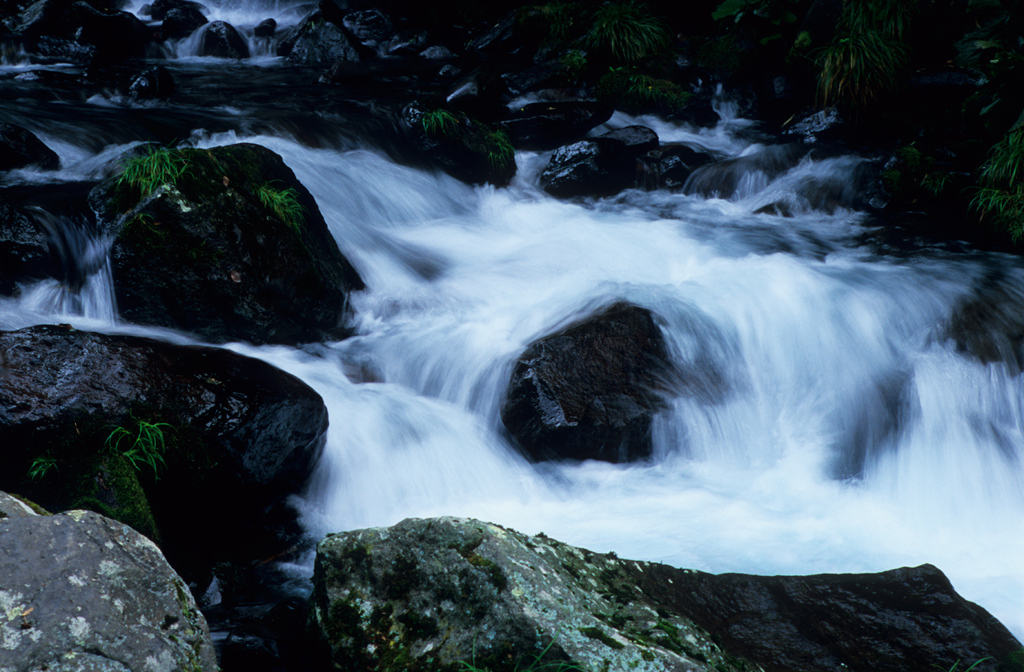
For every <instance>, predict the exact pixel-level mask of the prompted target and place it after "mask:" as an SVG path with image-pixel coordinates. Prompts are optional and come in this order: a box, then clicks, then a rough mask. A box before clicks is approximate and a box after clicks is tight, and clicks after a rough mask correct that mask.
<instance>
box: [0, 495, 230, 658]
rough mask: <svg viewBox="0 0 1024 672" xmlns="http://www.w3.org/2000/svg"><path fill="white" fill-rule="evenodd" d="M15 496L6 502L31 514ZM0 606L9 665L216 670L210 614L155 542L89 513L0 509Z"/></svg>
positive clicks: (0, 504)
mask: <svg viewBox="0 0 1024 672" xmlns="http://www.w3.org/2000/svg"><path fill="white" fill-rule="evenodd" d="M10 500H13V498H11V497H9V496H8V495H6V494H5V493H0V510H3V511H5V512H6V511H9V510H19V511H21V512H22V513H24V509H20V508H19V509H14V508H12V507H8V503H9V501H10ZM13 501H17V500H13ZM0 613H2V614H3V616H4V618H0V670H3V671H4V672H29V670H32V671H33V672H35V671H37V670H48V671H49V672H86V671H88V672H128V671H131V672H174V671H176V670H188V671H189V672H198V671H200V670H202V671H207V670H210V671H213V670H217V661H216V657H215V655H214V649H213V642H212V640H211V638H210V631H209V628H208V627H207V624H206V619H205V618H204V617H203V615H202V614H201V613H200V612H199V610H198V609H197V608H196V603H195V601H194V600H193V599H192V595H191V594H190V593H189V591H188V588H187V587H186V586H185V584H184V582H183V581H182V580H181V579H180V578H179V577H178V575H177V574H175V573H174V570H172V569H171V567H170V565H168V564H167V561H166V560H165V559H164V557H163V555H161V554H160V551H159V550H158V549H157V548H156V546H155V545H153V542H151V541H150V540H149V539H147V538H146V537H144V536H142V535H141V534H138V533H137V532H135V531H134V530H132V529H131V528H130V527H127V526H126V525H122V524H121V523H118V522H116V521H113V520H110V519H109V518H104V517H103V516H101V515H99V514H96V513H92V512H89V511H69V512H66V513H64V514H61V515H56V516H37V515H34V514H30V515H21V514H17V515H7V516H6V517H3V516H0Z"/></svg>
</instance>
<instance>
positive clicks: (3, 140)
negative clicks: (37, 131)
mask: <svg viewBox="0 0 1024 672" xmlns="http://www.w3.org/2000/svg"><path fill="white" fill-rule="evenodd" d="M26 166H38V167H40V168H43V169H44V170H56V169H57V168H59V167H60V158H59V157H58V156H57V153H56V152H55V151H53V150H52V149H50V148H49V147H47V146H46V145H44V144H43V143H42V141H40V140H39V138H37V137H36V136H35V135H33V134H32V133H31V132H30V131H27V130H25V129H24V128H22V127H21V126H15V125H14V124H0V170H13V169H14V168H25V167H26Z"/></svg>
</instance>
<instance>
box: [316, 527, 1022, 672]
mask: <svg viewBox="0 0 1024 672" xmlns="http://www.w3.org/2000/svg"><path fill="white" fill-rule="evenodd" d="M313 584H314V585H313V594H312V596H311V598H310V605H311V619H310V623H311V626H312V627H313V628H314V630H315V632H316V633H317V636H318V637H319V639H320V644H321V653H322V655H323V656H324V657H325V658H326V659H327V660H326V661H324V663H323V665H324V666H325V667H326V666H327V665H329V664H331V663H333V664H334V665H335V666H336V667H337V668H340V669H351V670H371V671H376V670H399V669H402V670H405V669H419V670H423V671H424V672H432V671H434V670H441V669H449V668H450V667H452V666H455V665H457V664H459V663H460V661H461V662H465V661H470V660H471V661H472V662H473V664H474V665H476V666H477V667H478V668H490V669H513V668H514V667H516V666H517V665H520V666H521V667H523V666H526V665H528V664H533V663H534V660H535V659H538V662H539V663H541V664H545V663H546V664H549V665H551V666H552V667H554V666H555V665H557V664H559V663H571V664H574V665H576V666H578V667H581V668H582V669H593V670H597V669H603V670H609V671H611V670H615V671H619V670H621V671H625V670H633V669H659V670H678V671H682V670H692V671H710V670H719V671H721V672H724V671H729V670H764V671H765V672H789V671H791V670H795V671H797V672H835V671H836V670H844V669H851V670H879V671H882V672H906V670H910V669H922V668H921V667H920V666H922V665H923V666H925V667H924V669H934V668H938V669H947V670H948V669H949V668H950V667H951V666H952V665H953V662H956V661H957V660H963V661H972V662H973V661H977V660H980V659H983V658H987V660H985V661H984V662H982V663H981V664H980V665H979V666H978V667H977V668H975V669H979V670H984V671H985V672H993V671H994V670H996V668H997V666H998V665H999V664H1000V661H1002V660H1004V659H1006V658H1007V656H1008V655H1011V654H1012V652H1014V651H1016V650H1019V649H1020V646H1021V645H1020V643H1019V642H1017V641H1016V640H1015V639H1014V638H1013V637H1012V635H1010V633H1009V632H1008V631H1007V630H1006V628H1005V627H1003V626H1002V625H1001V624H1000V623H999V622H998V621H997V620H996V619H994V618H993V617H992V616H991V615H989V614H988V613H987V612H985V610H983V609H981V608H980V607H978V606H977V605H974V604H971V603H970V602H967V601H966V600H964V599H963V598H962V597H960V596H959V595H957V594H956V592H955V591H954V590H953V589H952V587H951V586H950V584H949V581H948V580H947V579H946V578H945V576H943V575H942V573H941V572H940V571H939V570H937V569H936V568H935V567H932V566H930V565H923V566H921V567H915V568H903V569H897V570H892V571H889V572H881V573H878V574H831V575H828V574H825V575H817V576H773V577H759V576H751V575H743V574H723V575H718V576H716V575H712V574H706V573H704V572H697V571H693V570H686V569H677V568H674V567H669V566H667V565H661V564H657V563H650V562H637V561H631V560H620V559H618V558H617V557H615V556H614V554H608V555H605V554H600V553H593V552H591V551H588V550H586V549H582V548H575V547H572V546H568V545H566V544H563V543H561V542H558V541H555V540H553V539H550V538H549V537H546V536H544V535H543V534H541V535H538V536H535V537H529V536H526V535H523V534H520V533H518V532H515V531H513V530H509V529H507V528H503V527H500V526H498V525H493V524H488V523H483V522H480V521H476V520H468V519H458V518H433V519H424V520H417V519H409V520H404V521H402V522H401V523H399V524H397V525H395V526H393V527H390V528H377V529H367V530H357V531H353V532H345V533H341V534H336V535H330V536H328V537H327V538H326V539H324V540H323V541H322V542H320V544H319V546H318V548H317V559H316V566H315V570H314V577H313ZM950 661H953V662H950ZM521 667H520V669H521ZM1000 669H1003V668H1000Z"/></svg>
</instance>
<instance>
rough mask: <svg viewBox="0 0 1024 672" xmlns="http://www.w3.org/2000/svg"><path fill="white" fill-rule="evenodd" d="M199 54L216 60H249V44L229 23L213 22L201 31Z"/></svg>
mask: <svg viewBox="0 0 1024 672" xmlns="http://www.w3.org/2000/svg"><path fill="white" fill-rule="evenodd" d="M199 53H200V54H201V55H203V56H215V57H217V58H239V59H241V58H249V44H248V43H247V42H246V41H245V40H244V39H242V36H241V35H239V33H238V30H236V29H235V27H234V26H232V25H231V24H230V23H227V22H225V21H214V22H213V23H210V24H209V25H207V26H206V27H205V28H204V29H203V39H202V43H201V44H200V46H199Z"/></svg>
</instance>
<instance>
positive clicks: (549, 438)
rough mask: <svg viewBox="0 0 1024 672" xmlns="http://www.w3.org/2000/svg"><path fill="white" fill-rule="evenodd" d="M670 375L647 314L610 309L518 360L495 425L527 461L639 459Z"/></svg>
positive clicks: (658, 334)
mask: <svg viewBox="0 0 1024 672" xmlns="http://www.w3.org/2000/svg"><path fill="white" fill-rule="evenodd" d="M670 371H671V363H670V362H669V358H668V353H667V350H666V348H665V342H664V340H663V337H662V335H661V330H660V329H659V328H658V326H657V325H656V324H655V323H654V317H653V316H652V315H651V313H650V312H649V311H648V310H646V309H644V308H640V307H639V306H634V305H630V304H626V303H616V304H614V305H612V306H610V307H608V308H606V309H605V310H604V311H602V312H600V313H598V314H597V315H593V316H590V317H588V318H587V319H585V320H583V321H581V322H578V323H576V324H573V325H571V326H569V327H567V328H565V329H563V330H562V331H560V332H558V333H556V334H552V335H551V336H547V337H545V338H542V339H541V340H539V341H537V342H535V343H534V344H532V345H531V346H530V347H529V348H528V349H527V350H526V352H524V353H523V355H522V356H520V357H519V360H518V361H517V362H516V365H515V368H514V369H513V371H512V379H511V382H510V384H509V388H508V396H507V400H506V402H505V404H504V405H503V407H502V409H501V419H502V422H504V423H505V427H506V428H507V429H508V430H509V431H510V432H511V433H512V435H513V436H514V437H515V439H516V441H518V443H519V445H520V446H521V447H522V448H523V450H524V451H525V452H526V454H527V455H528V456H529V457H530V458H531V459H534V460H547V459H577V460H584V459H597V460H606V461H608V462H627V461H631V460H637V459H642V458H644V457H647V456H648V455H650V452H651V437H650V427H651V420H652V418H653V417H654V414H655V413H656V412H658V411H659V410H661V409H662V408H663V407H664V405H665V404H664V401H663V396H662V393H661V390H662V389H663V388H664V384H665V382H666V380H667V379H668V377H669V374H670Z"/></svg>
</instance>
